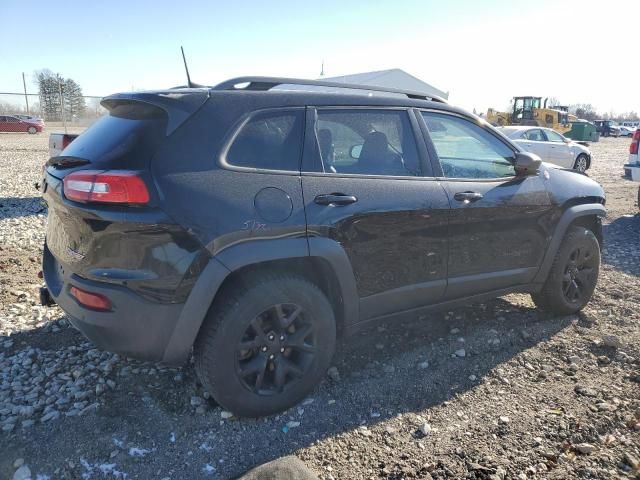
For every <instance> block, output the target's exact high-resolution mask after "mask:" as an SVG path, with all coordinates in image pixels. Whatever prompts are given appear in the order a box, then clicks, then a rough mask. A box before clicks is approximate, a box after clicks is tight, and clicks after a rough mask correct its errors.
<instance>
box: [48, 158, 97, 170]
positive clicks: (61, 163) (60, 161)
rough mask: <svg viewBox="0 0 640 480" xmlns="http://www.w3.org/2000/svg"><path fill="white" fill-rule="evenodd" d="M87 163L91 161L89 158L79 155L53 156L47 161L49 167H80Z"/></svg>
mask: <svg viewBox="0 0 640 480" xmlns="http://www.w3.org/2000/svg"><path fill="white" fill-rule="evenodd" d="M87 163H91V162H90V161H89V160H85V159H84V158H78V157H64V156H59V157H51V158H50V159H49V161H48V162H47V167H53V168H58V169H62V168H71V167H79V166H80V165H86V164H87Z"/></svg>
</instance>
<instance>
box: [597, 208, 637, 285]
mask: <svg viewBox="0 0 640 480" xmlns="http://www.w3.org/2000/svg"><path fill="white" fill-rule="evenodd" d="M602 231H603V234H604V249H603V252H602V262H603V263H605V264H607V265H611V266H612V267H615V268H616V269H618V270H621V271H623V272H625V273H629V274H631V275H636V276H637V275H640V250H638V249H637V248H636V247H635V245H636V244H637V242H638V238H639V237H640V215H633V216H631V215H629V216H623V217H618V218H616V219H615V220H614V221H613V222H611V223H609V224H605V225H603V226H602Z"/></svg>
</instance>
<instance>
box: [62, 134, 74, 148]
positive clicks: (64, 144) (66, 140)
mask: <svg viewBox="0 0 640 480" xmlns="http://www.w3.org/2000/svg"><path fill="white" fill-rule="evenodd" d="M71 142H73V138H72V137H70V136H69V135H62V150H64V149H65V148H67V146H68V145H69V144H70V143H71Z"/></svg>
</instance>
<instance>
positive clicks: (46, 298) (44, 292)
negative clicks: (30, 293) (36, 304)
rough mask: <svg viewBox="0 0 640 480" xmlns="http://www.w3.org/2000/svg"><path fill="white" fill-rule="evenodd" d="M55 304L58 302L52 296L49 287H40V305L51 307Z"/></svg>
mask: <svg viewBox="0 0 640 480" xmlns="http://www.w3.org/2000/svg"><path fill="white" fill-rule="evenodd" d="M55 304H56V302H55V300H54V299H53V297H52V296H51V293H50V292H49V289H48V288H47V287H40V305H43V306H45V307H51V306H53V305H55Z"/></svg>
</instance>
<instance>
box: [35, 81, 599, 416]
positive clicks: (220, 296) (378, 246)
mask: <svg viewBox="0 0 640 480" xmlns="http://www.w3.org/2000/svg"><path fill="white" fill-rule="evenodd" d="M291 84H299V85H300V86H302V87H303V88H306V89H307V90H303V89H298V90H293V89H291V90H287V89H286V86H287V85H291ZM241 86H243V88H241ZM283 86H284V87H285V88H284V89H282V87H283ZM277 87H281V89H278V88H277ZM349 88H355V89H358V90H357V91H356V93H353V94H347V93H345V92H346V89H349ZM322 89H325V90H324V91H322ZM336 89H340V90H338V91H336ZM367 91H369V92H372V93H376V94H375V95H368V94H367ZM362 92H364V94H363V93H362ZM400 94H402V95H400ZM102 106H103V107H104V108H105V109H107V110H108V112H109V113H108V115H105V116H104V118H102V119H100V120H99V121H97V122H96V123H95V124H94V125H92V126H91V127H90V128H89V129H88V130H86V131H85V132H84V133H83V134H82V135H80V136H79V137H78V138H77V139H75V140H74V141H73V142H72V143H71V144H69V145H68V146H67V147H66V148H65V149H64V151H63V152H62V155H60V156H56V157H53V158H51V159H50V160H49V161H48V162H47V164H46V168H45V171H44V179H43V182H42V188H43V192H44V193H43V196H44V199H45V200H46V202H47V204H48V206H49V208H48V215H49V218H48V222H47V233H46V242H45V245H44V253H43V272H44V278H45V281H46V287H44V288H43V290H42V291H41V300H42V302H43V303H50V302H57V303H58V304H59V305H60V307H62V309H63V310H64V311H65V312H66V313H67V315H68V318H69V320H70V321H71V322H72V323H73V325H75V326H76V327H77V328H78V329H79V330H81V331H82V332H83V333H84V334H85V335H86V336H87V337H88V338H90V339H91V340H92V341H93V342H95V344H96V345H97V346H98V347H99V348H102V349H106V350H111V351H115V352H119V353H121V354H124V355H128V356H131V357H136V358H141V359H145V360H150V361H159V362H163V363H165V364H169V365H180V364H182V363H184V362H185V361H186V360H187V359H188V358H189V356H190V355H191V353H192V352H193V355H194V359H195V368H196V371H197V374H198V376H199V378H200V380H201V381H202V383H203V385H204V387H205V388H206V390H207V391H208V392H209V393H210V394H211V395H212V397H213V398H214V399H215V400H216V401H217V402H219V404H220V405H222V406H223V407H224V408H225V409H228V410H230V411H232V412H234V413H235V414H236V415H239V416H251V417H254V416H261V415H268V414H272V413H274V412H278V411H281V410H284V409H287V408H289V407H291V406H292V405H294V404H295V403H297V402H298V401H300V400H302V399H303V398H304V397H305V396H306V395H308V394H309V393H310V392H311V391H312V389H313V388H314V387H315V386H316V384H317V383H318V382H319V381H320V380H321V379H322V378H323V377H324V375H325V374H326V372H327V369H328V367H329V366H330V364H331V359H332V356H333V352H334V349H335V345H336V337H337V336H342V335H345V334H348V333H350V332H353V331H356V330H358V329H359V328H361V327H362V326H364V325H369V324H371V323H372V322H376V321H381V320H386V319H389V318H391V317H397V316H401V315H403V314H406V315H408V316H410V317H411V318H418V316H419V314H421V313H423V312H429V311H432V310H434V309H442V308H445V309H446V308H452V306H454V305H460V304H464V303H468V302H478V301H482V300H487V299H490V298H493V297H496V296H501V295H505V294H507V293H510V292H526V293H530V294H531V296H532V298H533V300H534V302H535V303H536V305H538V306H539V307H540V308H543V309H545V310H547V311H549V312H552V313H554V314H558V315H566V314H572V313H575V312H577V311H579V310H581V309H582V308H583V307H584V306H585V305H586V304H587V303H588V302H589V300H590V298H591V296H592V293H593V291H594V288H595V285H596V281H597V278H598V270H599V265H600V245H601V244H602V227H601V217H602V216H603V215H605V208H604V203H605V196H604V191H603V189H602V188H601V187H600V186H599V185H598V184H597V183H596V182H594V181H593V180H591V179H590V178H588V177H586V176H585V175H579V174H576V173H575V172H571V171H567V170H561V169H557V168H550V167H548V166H545V165H544V164H542V163H541V161H540V158H539V157H538V156H537V155H535V154H533V153H529V152H525V151H524V150H523V149H522V148H521V147H520V146H519V145H518V144H517V143H514V142H511V141H510V140H509V139H507V138H506V137H505V136H503V135H501V134H499V133H498V132H497V131H496V130H495V129H494V128H493V127H491V126H490V125H488V124H486V123H485V122H482V121H479V120H478V118H477V117H475V116H474V115H471V114H469V113H467V112H465V111H463V110H461V109H458V108H455V107H453V106H450V105H448V104H447V103H446V102H444V101H443V100H440V99H438V98H431V97H427V96H425V95H424V94H420V93H416V92H404V91H400V90H393V89H383V88H381V87H371V86H363V85H345V84H339V83H333V82H321V81H308V80H293V79H278V78H265V77H245V78H238V79H233V80H229V81H227V82H223V83H221V84H220V85H217V86H216V87H207V88H183V89H172V90H168V91H158V92H138V93H124V94H118V95H113V96H110V97H107V98H105V99H104V100H103V101H102ZM398 326H399V325H398Z"/></svg>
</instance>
